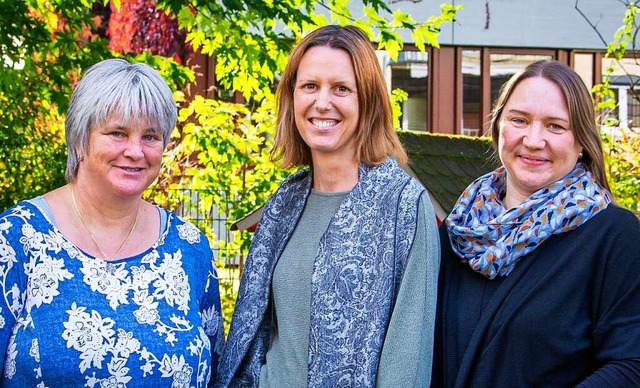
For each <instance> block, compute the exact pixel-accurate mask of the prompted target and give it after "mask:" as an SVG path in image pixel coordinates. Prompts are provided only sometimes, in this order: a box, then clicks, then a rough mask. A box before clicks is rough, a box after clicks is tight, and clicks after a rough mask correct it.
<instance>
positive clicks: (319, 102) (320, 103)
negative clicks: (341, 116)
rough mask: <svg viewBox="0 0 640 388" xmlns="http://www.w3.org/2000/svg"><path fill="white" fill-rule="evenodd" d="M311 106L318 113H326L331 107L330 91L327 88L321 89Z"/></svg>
mask: <svg viewBox="0 0 640 388" xmlns="http://www.w3.org/2000/svg"><path fill="white" fill-rule="evenodd" d="M313 106H314V107H315V108H316V109H317V110H318V111H320V112H326V111H328V110H330V109H331V108H332V107H333V104H332V102H331V91H330V90H329V89H327V88H322V89H320V90H319V91H318V93H317V95H316V101H315V103H314V104H313Z"/></svg>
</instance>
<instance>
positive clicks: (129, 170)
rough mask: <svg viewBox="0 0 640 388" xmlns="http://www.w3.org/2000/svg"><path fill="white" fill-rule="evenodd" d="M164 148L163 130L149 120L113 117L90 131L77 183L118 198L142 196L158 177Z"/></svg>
mask: <svg viewBox="0 0 640 388" xmlns="http://www.w3.org/2000/svg"><path fill="white" fill-rule="evenodd" d="M163 149H164V147H163V142H162V132H161V130H160V129H159V128H157V127H156V126H153V125H151V124H150V122H149V121H148V120H130V121H124V120H122V119H121V118H119V117H118V116H113V117H110V118H109V119H108V120H107V122H106V123H105V124H104V125H97V126H95V127H94V128H92V129H91V131H90V134H89V149H88V151H87V153H86V155H84V156H83V159H82V161H81V162H80V166H79V169H78V179H77V181H78V183H79V184H85V183H87V184H90V185H91V186H93V187H100V188H103V189H106V190H109V191H111V193H112V194H114V195H116V196H120V197H127V196H138V197H139V196H140V195H141V194H142V192H143V191H144V190H145V189H146V188H147V187H149V185H150V184H151V183H152V182H153V181H154V180H155V179H156V177H157V176H158V173H159V172H160V166H161V162H162V151H163Z"/></svg>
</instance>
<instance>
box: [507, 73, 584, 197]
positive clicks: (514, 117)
mask: <svg viewBox="0 0 640 388" xmlns="http://www.w3.org/2000/svg"><path fill="white" fill-rule="evenodd" d="M581 150H582V147H581V146H580V145H579V144H578V143H577V141H576V139H575V136H574V133H573V128H572V127H571V120H570V117H569V110H568V108H567V102H566V99H565V97H564V94H563V93H562V90H561V89H560V88H559V87H558V86H557V85H556V84H555V83H553V82H552V81H549V80H547V79H546V78H541V77H533V78H527V79H524V80H523V81H521V82H520V83H519V84H518V85H517V86H516V87H515V89H514V90H513V92H512V94H511V96H510V97H509V100H508V101H507V103H506V104H505V106H504V109H503V110H502V114H501V117H500V122H499V137H498V153H499V155H500V160H501V161H502V163H503V164H504V166H505V168H506V169H507V194H506V197H505V199H504V203H505V207H507V208H510V207H513V206H515V205H517V204H519V203H522V202H523V201H524V200H525V199H526V198H528V197H529V196H531V195H532V194H533V193H535V192H536V191H538V190H539V189H541V188H542V187H544V186H546V185H548V184H550V183H552V182H555V181H557V180H559V179H561V178H562V177H564V176H565V175H566V174H568V173H569V172H571V171H572V170H573V168H574V167H575V164H576V162H577V161H578V154H579V153H580V151H581Z"/></svg>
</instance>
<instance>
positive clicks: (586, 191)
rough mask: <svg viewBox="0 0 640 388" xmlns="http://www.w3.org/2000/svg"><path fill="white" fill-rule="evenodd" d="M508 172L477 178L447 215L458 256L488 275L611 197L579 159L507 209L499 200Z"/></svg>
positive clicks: (505, 271)
mask: <svg viewBox="0 0 640 388" xmlns="http://www.w3.org/2000/svg"><path fill="white" fill-rule="evenodd" d="M506 178H507V172H506V170H505V168H504V166H503V167H499V168H498V169H496V170H495V171H493V172H490V173H488V174H486V175H483V176H481V177H480V178H478V179H476V180H475V181H474V182H473V183H471V184H470V185H469V187H467V189H466V190H465V191H464V193H462V195H461V196H460V198H459V199H458V202H457V203H456V204H455V206H454V208H453V211H452V212H451V214H450V215H449V217H447V219H446V221H445V222H446V225H447V231H448V232H449V237H450V239H451V247H452V248H453V250H454V251H455V252H456V254H457V255H458V256H459V257H460V258H461V260H462V262H464V263H469V266H470V267H471V268H472V269H473V270H474V271H477V272H479V273H481V274H482V275H484V276H486V277H488V278H489V279H493V278H495V277H496V276H497V275H501V276H507V275H509V273H511V271H512V270H513V268H514V267H515V265H516V263H517V262H518V261H519V260H520V259H521V258H522V257H523V256H524V255H526V254H527V253H529V252H531V251H533V250H534V249H536V248H537V247H538V246H540V244H542V243H543V242H544V241H546V240H547V239H548V238H549V237H550V236H551V235H553V234H560V233H564V232H568V231H570V230H573V229H576V228H577V227H579V226H580V225H582V224H583V223H585V222H586V221H587V220H589V219H590V218H591V217H593V216H594V215H596V214H597V213H598V212H600V211H601V210H604V209H606V207H607V206H608V205H609V203H611V198H610V196H609V193H608V192H607V191H606V190H605V189H603V188H602V187H601V186H600V185H599V184H598V183H597V182H596V181H595V179H594V178H593V176H592V175H591V173H590V172H589V171H587V170H586V168H585V167H584V165H583V164H582V163H578V164H576V167H575V168H574V169H573V171H571V172H570V173H569V174H567V175H566V176H565V177H564V178H562V179H560V180H559V181H556V182H553V183H551V184H549V185H547V186H545V187H543V188H542V189H540V190H538V191H536V192H535V193H533V195H531V196H530V197H529V198H527V199H526V200H525V201H524V202H523V203H521V204H520V205H518V206H516V207H513V208H511V209H509V210H505V209H504V207H503V205H502V201H501V198H503V197H504V194H505V192H506Z"/></svg>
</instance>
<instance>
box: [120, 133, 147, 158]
mask: <svg viewBox="0 0 640 388" xmlns="http://www.w3.org/2000/svg"><path fill="white" fill-rule="evenodd" d="M124 156H125V157H127V158H130V159H133V160H139V159H142V158H143V157H144V152H143V151H142V139H139V138H138V137H136V136H131V137H129V139H128V141H127V147H126V148H125V150H124Z"/></svg>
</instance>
